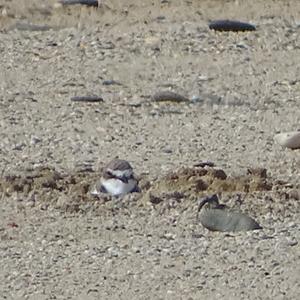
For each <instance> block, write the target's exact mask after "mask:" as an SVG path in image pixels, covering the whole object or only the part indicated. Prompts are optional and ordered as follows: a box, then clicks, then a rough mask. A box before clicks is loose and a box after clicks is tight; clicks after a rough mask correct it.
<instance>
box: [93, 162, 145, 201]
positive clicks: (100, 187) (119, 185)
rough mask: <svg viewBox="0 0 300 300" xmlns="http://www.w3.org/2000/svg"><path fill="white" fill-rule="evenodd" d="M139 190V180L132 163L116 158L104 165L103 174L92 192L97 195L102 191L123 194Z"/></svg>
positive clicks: (115, 194)
mask: <svg viewBox="0 0 300 300" xmlns="http://www.w3.org/2000/svg"><path fill="white" fill-rule="evenodd" d="M139 191H140V190H139V187H138V180H137V179H136V178H135V176H134V173H133V169H132V167H131V165H130V163H129V162H128V161H127V160H123V159H118V158H115V159H113V160H112V161H110V162H109V163H108V164H107V165H106V166H105V167H104V169H103V172H102V176H101V178H100V180H99V181H98V182H97V183H96V184H95V186H94V188H93V189H92V191H91V194H92V195H95V196H97V195H100V194H101V193H108V194H111V195H113V196H121V195H126V194H128V193H132V192H139Z"/></svg>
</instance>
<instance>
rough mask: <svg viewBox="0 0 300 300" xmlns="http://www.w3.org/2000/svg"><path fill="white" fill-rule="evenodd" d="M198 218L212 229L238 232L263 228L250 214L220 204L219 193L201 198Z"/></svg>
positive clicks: (206, 226)
mask: <svg viewBox="0 0 300 300" xmlns="http://www.w3.org/2000/svg"><path fill="white" fill-rule="evenodd" d="M197 219H198V220H199V221H200V223H201V224H202V225H203V226H204V227H205V228H207V229H209V230H211V231H223V232H237V231H248V230H255V229H262V227H261V226H260V225H259V224H258V223H257V222H256V221H255V220H254V219H252V218H251V217H249V216H248V215H245V214H243V213H242V212H239V211H233V210H230V209H229V208H228V207H227V206H226V205H224V204H220V203H219V197H218V195H217V194H213V195H212V196H207V197H204V198H202V199H200V200H199V203H198V212H197Z"/></svg>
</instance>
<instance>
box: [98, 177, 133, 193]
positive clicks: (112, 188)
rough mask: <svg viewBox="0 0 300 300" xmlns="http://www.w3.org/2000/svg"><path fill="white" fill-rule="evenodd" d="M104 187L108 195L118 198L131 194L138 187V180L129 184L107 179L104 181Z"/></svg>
mask: <svg viewBox="0 0 300 300" xmlns="http://www.w3.org/2000/svg"><path fill="white" fill-rule="evenodd" d="M101 183H102V185H103V187H104V188H105V189H106V190H107V192H108V193H110V194H112V195H114V196H118V195H124V194H127V193H130V192H131V191H132V190H133V189H134V188H135V187H136V180H133V179H130V180H128V183H124V182H123V181H121V180H119V179H115V178H112V179H106V180H102V182H101Z"/></svg>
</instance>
